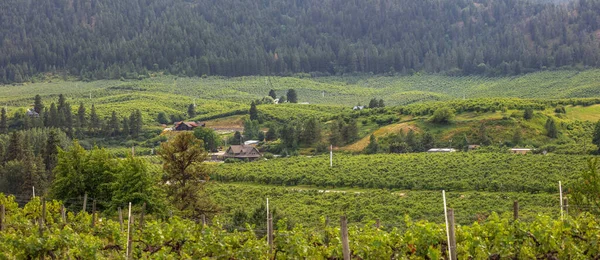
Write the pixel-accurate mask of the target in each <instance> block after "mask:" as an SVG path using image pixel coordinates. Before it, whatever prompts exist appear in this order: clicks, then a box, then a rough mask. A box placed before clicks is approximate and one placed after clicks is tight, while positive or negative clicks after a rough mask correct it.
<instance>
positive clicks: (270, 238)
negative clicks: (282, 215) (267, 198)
mask: <svg viewBox="0 0 600 260" xmlns="http://www.w3.org/2000/svg"><path fill="white" fill-rule="evenodd" d="M267 231H268V233H267V242H268V243H269V254H272V253H273V215H272V214H271V213H270V212H269V215H268V217H267Z"/></svg>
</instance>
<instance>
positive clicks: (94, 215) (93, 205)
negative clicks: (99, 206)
mask: <svg viewBox="0 0 600 260" xmlns="http://www.w3.org/2000/svg"><path fill="white" fill-rule="evenodd" d="M94 226H96V200H94V201H93V202H92V224H91V227H92V228H94Z"/></svg>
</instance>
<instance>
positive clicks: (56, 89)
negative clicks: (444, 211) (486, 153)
mask: <svg viewBox="0 0 600 260" xmlns="http://www.w3.org/2000/svg"><path fill="white" fill-rule="evenodd" d="M290 88H294V89H296V90H297V92H298V96H299V101H300V102H309V103H311V104H329V105H337V106H340V105H343V106H353V105H356V104H358V103H361V104H366V103H368V101H369V99H370V98H373V97H376V98H382V99H384V100H385V101H386V104H388V105H399V104H407V103H414V102H419V101H427V100H444V99H449V98H463V97H467V98H478V97H522V98H567V97H592V96H597V93H600V70H588V71H583V72H578V71H546V72H537V73H531V74H527V75H523V76H519V77H505V78H483V77H448V76H441V75H415V76H405V77H384V76H370V77H366V76H361V77H358V76H356V77H354V76H353V77H341V76H336V77H324V78H315V79H312V78H294V77H260V76H255V77H239V78H221V77H209V78H178V77H174V76H159V77H155V78H149V79H144V80H141V81H115V80H104V81H94V82H71V81H67V82H65V81H60V80H56V79H55V80H54V81H53V82H48V81H46V82H39V83H28V84H24V85H19V86H0V104H2V103H3V104H6V105H8V106H9V107H12V108H14V107H15V106H28V105H30V104H31V103H32V101H31V100H32V95H34V93H35V94H40V95H42V96H43V97H45V98H46V99H48V98H49V97H50V96H54V97H55V96H57V95H58V94H59V93H63V94H65V95H67V97H70V98H72V99H75V100H76V101H77V102H78V101H83V102H86V103H90V102H96V101H95V99H96V98H100V97H106V96H112V95H117V94H127V93H131V92H144V93H147V94H148V93H150V94H154V93H168V94H173V96H171V97H172V98H171V99H175V100H178V101H181V102H185V103H187V104H189V103H191V101H192V100H193V99H194V98H196V99H202V100H228V101H232V102H235V103H237V102H243V103H249V102H250V101H251V100H253V99H257V98H262V97H264V96H266V95H267V93H268V92H269V90H270V89H274V90H275V91H276V93H277V96H283V95H285V93H286V91H287V90H288V89H290ZM131 89H133V90H131ZM323 92H325V95H324V96H323ZM90 93H91V94H92V100H91V101H90V100H88V98H89V95H90ZM199 103H200V104H201V105H202V102H199ZM181 106H183V104H178V105H169V107H171V108H173V109H178V110H180V109H181Z"/></svg>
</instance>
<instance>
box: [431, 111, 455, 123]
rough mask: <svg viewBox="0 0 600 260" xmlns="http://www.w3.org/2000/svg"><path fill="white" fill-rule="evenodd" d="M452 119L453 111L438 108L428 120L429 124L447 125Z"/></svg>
mask: <svg viewBox="0 0 600 260" xmlns="http://www.w3.org/2000/svg"><path fill="white" fill-rule="evenodd" d="M453 118H454V110H453V109H451V108H448V107H442V108H438V109H437V110H435V112H433V115H432V116H431V117H430V118H429V122H432V123H435V124H448V123H450V121H452V119H453Z"/></svg>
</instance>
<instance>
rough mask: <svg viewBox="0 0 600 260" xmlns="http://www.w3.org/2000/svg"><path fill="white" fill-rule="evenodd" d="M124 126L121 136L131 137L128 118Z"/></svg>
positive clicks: (124, 120)
mask: <svg viewBox="0 0 600 260" xmlns="http://www.w3.org/2000/svg"><path fill="white" fill-rule="evenodd" d="M122 125H123V131H121V134H122V135H124V136H127V135H129V133H131V128H130V127H129V119H127V117H124V118H123V120H122Z"/></svg>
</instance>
